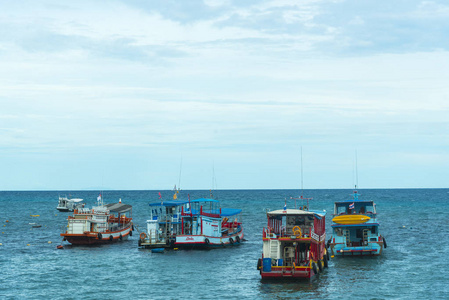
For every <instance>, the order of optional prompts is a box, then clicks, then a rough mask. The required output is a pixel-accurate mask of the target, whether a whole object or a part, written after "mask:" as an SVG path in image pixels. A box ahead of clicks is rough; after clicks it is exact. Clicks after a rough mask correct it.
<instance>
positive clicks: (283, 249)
mask: <svg viewBox="0 0 449 300" xmlns="http://www.w3.org/2000/svg"><path fill="white" fill-rule="evenodd" d="M301 198H302V197H301ZM304 199H305V198H304ZM325 215H326V213H325V212H324V211H310V210H309V209H308V205H305V206H301V207H300V209H296V208H295V209H287V205H285V206H284V209H281V210H275V211H270V212H267V220H268V224H267V227H265V228H263V252H262V257H261V258H259V260H258V262H257V269H258V270H259V271H260V275H261V276H262V279H282V278H285V279H286V278H296V279H299V278H311V277H313V276H315V275H316V274H318V273H319V272H322V271H323V269H324V268H325V267H327V266H328V260H329V254H328V253H327V250H326V247H325V241H326V228H325V226H326V218H325Z"/></svg>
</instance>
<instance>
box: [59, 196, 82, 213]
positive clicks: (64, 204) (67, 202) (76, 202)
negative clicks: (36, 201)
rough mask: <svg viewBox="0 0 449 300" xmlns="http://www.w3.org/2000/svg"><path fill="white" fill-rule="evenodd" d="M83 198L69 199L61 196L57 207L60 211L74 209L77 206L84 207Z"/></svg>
mask: <svg viewBox="0 0 449 300" xmlns="http://www.w3.org/2000/svg"><path fill="white" fill-rule="evenodd" d="M82 202H83V199H79V198H72V199H69V198H67V197H66V196H64V197H61V196H59V202H58V206H57V207H56V209H57V210H59V211H74V210H75V209H77V208H82V207H84V203H82Z"/></svg>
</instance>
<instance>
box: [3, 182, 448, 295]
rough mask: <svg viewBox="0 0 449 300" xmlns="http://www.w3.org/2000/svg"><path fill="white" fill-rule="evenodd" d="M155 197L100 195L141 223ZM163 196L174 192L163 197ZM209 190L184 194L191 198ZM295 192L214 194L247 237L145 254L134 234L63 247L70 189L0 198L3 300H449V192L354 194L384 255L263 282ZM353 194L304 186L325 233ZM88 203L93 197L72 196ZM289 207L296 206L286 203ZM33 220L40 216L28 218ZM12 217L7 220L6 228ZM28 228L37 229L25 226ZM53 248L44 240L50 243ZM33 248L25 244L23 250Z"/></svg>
mask: <svg viewBox="0 0 449 300" xmlns="http://www.w3.org/2000/svg"><path fill="white" fill-rule="evenodd" d="M158 192H159V191H104V192H103V197H104V201H105V203H113V202H117V201H118V198H121V199H122V202H123V203H127V204H131V205H133V219H134V223H135V224H137V225H138V226H141V227H144V226H145V221H146V219H147V217H148V215H149V207H148V203H150V202H156V201H158ZM161 193H162V195H163V198H164V199H169V198H171V196H172V192H171V191H161ZM208 193H209V192H208V191H182V192H181V193H180V195H181V197H180V198H182V197H187V194H190V197H191V198H192V199H194V198H197V197H204V196H208ZM298 193H299V192H298V191H297V190H296V191H295V190H235V191H232V190H226V191H217V192H216V193H215V194H216V195H217V196H218V199H219V200H220V201H221V204H222V207H232V208H241V209H243V222H244V223H243V226H244V231H245V238H246V239H247V241H246V242H245V243H244V244H242V245H240V246H237V247H229V248H224V249H214V250H183V251H181V250H180V251H167V252H165V253H163V254H159V253H151V250H142V249H138V247H137V239H138V233H137V232H134V235H133V237H131V238H130V239H129V240H127V241H124V242H122V243H115V244H111V245H102V246H90V247H87V246H77V247H75V246H73V247H72V246H66V247H65V249H63V250H58V249H56V246H57V245H58V244H61V243H62V238H61V237H60V236H59V234H60V233H61V232H62V231H63V230H64V228H65V226H66V225H67V221H66V218H67V216H68V214H69V213H61V212H59V211H57V210H56V206H57V202H58V195H68V194H69V192H57V191H47V192H0V226H1V234H0V243H2V245H1V246H0V266H1V267H0V298H1V299H113V298H120V297H122V298H132V299H178V298H181V299H222V298H230V299H237V298H239V299H290V298H291V299H298V298H314V299H351V298H352V299H411V298H417V299H449V268H448V267H449V263H448V260H449V189H410V190H409V189H385V190H383V189H368V190H363V189H362V190H359V193H360V199H373V200H374V201H375V202H376V204H377V210H378V220H379V221H380V224H381V227H380V231H381V233H382V234H383V235H384V236H385V237H386V241H387V245H388V247H387V248H386V249H384V253H383V255H382V256H380V257H364V258H359V257H355V258H334V259H331V261H330V263H329V268H328V269H326V270H325V271H324V272H323V273H322V274H320V275H319V276H316V277H315V278H313V279H312V280H302V281H287V282H264V281H261V279H260V275H259V272H258V270H257V269H256V266H257V259H258V258H259V257H260V256H261V252H262V227H263V226H265V225H266V211H267V210H274V209H280V208H282V207H283V206H284V201H285V200H284V199H285V198H287V199H288V198H289V197H291V196H298ZM351 193H352V191H351V190H305V191H304V195H305V196H307V197H313V200H312V201H311V202H310V206H311V208H313V209H323V210H326V211H327V212H328V213H327V216H326V217H327V218H326V227H327V234H328V236H330V233H331V228H330V223H331V219H332V209H333V202H334V201H337V200H343V199H348V198H349V197H351ZM70 194H71V195H72V197H76V198H83V199H85V202H86V204H87V206H89V207H91V206H92V205H94V204H95V199H96V197H97V195H98V192H95V191H76V192H71V193H70ZM287 207H288V208H293V207H294V202H293V201H292V200H290V201H287ZM31 215H40V216H39V217H32V216H31ZM6 221H8V222H6ZM29 223H39V224H42V227H41V228H31V225H29ZM49 241H51V242H52V243H51V244H49V243H48V242H49ZM27 244H29V246H27Z"/></svg>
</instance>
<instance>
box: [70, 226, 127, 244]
mask: <svg viewBox="0 0 449 300" xmlns="http://www.w3.org/2000/svg"><path fill="white" fill-rule="evenodd" d="M130 231H131V226H129V227H126V228H124V229H122V230H119V231H114V232H102V233H101V235H102V237H103V238H102V239H101V240H100V239H98V233H86V234H67V233H61V236H63V237H65V239H66V240H67V241H68V242H69V243H71V244H73V245H93V244H106V243H111V242H115V241H119V240H120V234H121V235H122V239H123V240H126V239H128V235H129V233H130ZM110 236H112V241H111V240H110Z"/></svg>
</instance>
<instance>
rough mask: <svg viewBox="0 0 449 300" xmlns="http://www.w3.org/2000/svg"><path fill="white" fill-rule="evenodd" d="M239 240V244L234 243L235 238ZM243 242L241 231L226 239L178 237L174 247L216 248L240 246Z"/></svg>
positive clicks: (201, 236) (202, 236) (200, 236)
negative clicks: (231, 240)
mask: <svg viewBox="0 0 449 300" xmlns="http://www.w3.org/2000/svg"><path fill="white" fill-rule="evenodd" d="M237 236H238V237H239V238H240V242H237V241H236V237H237ZM230 238H232V239H233V241H234V242H233V243H232V244H231V242H230V240H229V239H230ZM206 239H208V240H209V244H207V243H206ZM242 241H243V231H241V232H240V233H238V234H235V235H230V236H227V237H221V238H220V237H210V236H204V235H199V236H186V235H178V236H177V237H176V242H175V246H178V247H203V248H217V247H224V246H233V245H240V244H241V242H242Z"/></svg>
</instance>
